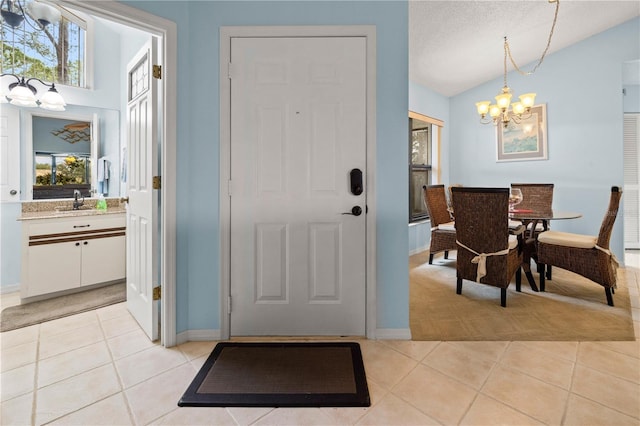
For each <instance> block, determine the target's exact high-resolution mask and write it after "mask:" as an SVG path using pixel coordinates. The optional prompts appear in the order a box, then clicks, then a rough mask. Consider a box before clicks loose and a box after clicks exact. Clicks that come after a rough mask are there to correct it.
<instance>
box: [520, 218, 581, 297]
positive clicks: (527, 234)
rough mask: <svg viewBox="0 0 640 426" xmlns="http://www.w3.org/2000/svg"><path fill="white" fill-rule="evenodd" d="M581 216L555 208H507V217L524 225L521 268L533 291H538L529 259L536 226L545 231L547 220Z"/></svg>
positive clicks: (534, 240)
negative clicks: (539, 225) (540, 225)
mask: <svg viewBox="0 0 640 426" xmlns="http://www.w3.org/2000/svg"><path fill="white" fill-rule="evenodd" d="M581 217H582V214H581V213H576V212H571V211H563V210H555V209H544V210H534V209H517V208H513V209H509V219H510V220H512V221H520V222H522V224H523V225H524V226H525V230H524V233H523V241H524V244H523V259H522V269H523V270H524V273H525V275H526V277H527V281H528V282H529V285H530V286H531V289H532V290H533V291H539V290H538V286H537V285H536V282H535V280H534V279H533V274H532V273H531V259H532V257H533V256H535V250H536V238H537V235H538V233H536V226H537V225H538V224H539V223H541V224H542V227H543V230H544V231H546V230H547V228H548V226H549V221H552V220H567V219H578V218H581ZM549 279H550V277H549ZM516 290H517V291H520V289H519V288H517V289H516Z"/></svg>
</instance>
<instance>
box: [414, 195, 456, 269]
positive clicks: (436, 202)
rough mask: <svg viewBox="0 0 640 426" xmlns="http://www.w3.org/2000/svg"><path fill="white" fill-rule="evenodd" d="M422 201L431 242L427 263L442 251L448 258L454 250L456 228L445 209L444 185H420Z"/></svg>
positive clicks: (431, 261)
mask: <svg viewBox="0 0 640 426" xmlns="http://www.w3.org/2000/svg"><path fill="white" fill-rule="evenodd" d="M422 189H423V193H424V203H425V205H426V206H427V210H429V218H430V219H431V243H430V245H429V264H431V263H433V255H434V254H436V253H440V252H442V251H443V252H444V258H445V259H448V258H449V251H450V250H456V249H457V246H456V229H455V224H454V222H453V221H452V220H451V216H450V215H449V210H448V209H447V197H446V194H445V190H444V185H426V186H423V187H422Z"/></svg>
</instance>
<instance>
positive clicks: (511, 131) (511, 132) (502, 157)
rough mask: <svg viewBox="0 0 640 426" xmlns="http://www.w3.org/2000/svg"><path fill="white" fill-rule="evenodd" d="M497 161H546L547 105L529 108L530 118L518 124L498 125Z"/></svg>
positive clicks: (513, 122) (512, 122)
mask: <svg viewBox="0 0 640 426" xmlns="http://www.w3.org/2000/svg"><path fill="white" fill-rule="evenodd" d="M496 130H497V145H498V146H497V153H498V155H497V161H498V162H500V161H528V160H546V159H547V105H546V104H541V105H535V106H533V107H531V116H530V117H527V118H523V119H522V120H520V123H516V122H515V121H513V120H512V121H511V122H509V124H508V125H507V127H506V128H505V127H504V126H503V125H501V124H498V126H496Z"/></svg>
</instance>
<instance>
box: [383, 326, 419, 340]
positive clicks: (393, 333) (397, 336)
mask: <svg viewBox="0 0 640 426" xmlns="http://www.w3.org/2000/svg"><path fill="white" fill-rule="evenodd" d="M376 339H377V340H411V329H409V328H378V329H377V330H376Z"/></svg>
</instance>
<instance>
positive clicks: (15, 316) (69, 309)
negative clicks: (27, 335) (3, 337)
mask: <svg viewBox="0 0 640 426" xmlns="http://www.w3.org/2000/svg"><path fill="white" fill-rule="evenodd" d="M125 300H127V289H126V282H124V281H122V282H118V283H115V284H111V285H107V286H104V287H98V288H94V289H91V290H87V291H83V292H79V293H73V294H68V295H65V296H59V297H55V298H52V299H47V300H40V301H37V302H31V303H26V304H23V305H16V306H10V307H7V308H4V309H3V310H2V313H1V314H0V331H9V330H14V329H16V328H21V327H27V326H29V325H33V324H40V323H42V322H45V321H50V320H54V319H57V318H62V317H66V316H69V315H74V314H79V313H81V312H85V311H90V310H93V309H98V308H101V307H103V306H108V305H112V304H114V303H120V302H124V301H125Z"/></svg>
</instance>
